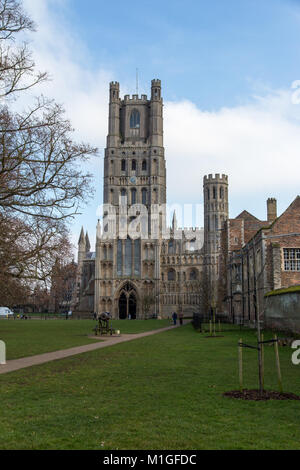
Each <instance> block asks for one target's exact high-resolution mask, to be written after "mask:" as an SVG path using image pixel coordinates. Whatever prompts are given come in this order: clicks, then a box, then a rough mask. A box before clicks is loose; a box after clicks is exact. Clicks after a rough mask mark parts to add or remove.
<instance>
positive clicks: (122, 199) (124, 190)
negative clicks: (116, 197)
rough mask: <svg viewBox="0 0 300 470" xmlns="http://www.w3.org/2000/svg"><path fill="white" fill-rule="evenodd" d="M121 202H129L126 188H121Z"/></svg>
mask: <svg viewBox="0 0 300 470" xmlns="http://www.w3.org/2000/svg"><path fill="white" fill-rule="evenodd" d="M121 204H127V193H126V189H124V188H123V189H121Z"/></svg>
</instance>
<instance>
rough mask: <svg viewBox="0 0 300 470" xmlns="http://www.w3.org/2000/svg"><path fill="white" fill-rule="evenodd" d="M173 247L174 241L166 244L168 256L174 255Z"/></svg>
mask: <svg viewBox="0 0 300 470" xmlns="http://www.w3.org/2000/svg"><path fill="white" fill-rule="evenodd" d="M174 250H175V246H174V240H170V241H169V243H168V253H169V255H172V254H174V252H175V251H174Z"/></svg>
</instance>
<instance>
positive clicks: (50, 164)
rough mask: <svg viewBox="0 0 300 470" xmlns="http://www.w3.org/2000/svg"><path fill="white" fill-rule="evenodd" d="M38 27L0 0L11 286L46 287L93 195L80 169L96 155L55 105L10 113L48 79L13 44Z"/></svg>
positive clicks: (3, 190)
mask: <svg viewBox="0 0 300 470" xmlns="http://www.w3.org/2000/svg"><path fill="white" fill-rule="evenodd" d="M34 29H35V25H34V23H33V22H32V21H31V19H30V18H29V17H28V16H27V15H26V13H25V12H24V11H23V8H22V5H21V1H20V0H0V100H2V101H0V272H1V274H0V275H1V276H2V279H3V280H5V279H9V280H10V281H11V283H12V284H11V285H14V283H16V282H19V283H21V285H22V284H23V285H24V283H25V284H26V282H27V281H28V282H30V281H32V280H44V281H46V280H47V279H49V276H50V275H51V270H52V266H53V263H54V261H55V260H56V259H57V258H60V257H62V256H64V253H65V252H66V250H69V249H70V243H69V241H68V231H67V222H68V221H69V220H70V219H71V218H72V217H74V216H75V215H76V214H78V213H79V210H80V207H81V206H82V204H83V203H84V202H85V201H86V200H87V198H88V197H90V196H91V195H92V194H93V189H92V186H91V182H92V176H91V175H90V174H89V173H86V172H84V171H83V163H84V162H85V161H86V159H87V158H89V157H90V156H91V155H96V153H97V149H95V148H92V147H90V146H89V145H87V144H84V143H76V142H74V141H73V139H72V132H73V129H72V126H71V124H70V122H69V120H68V119H67V118H66V117H65V114H64V110H63V108H62V106H61V105H59V104H57V103H55V102H54V101H52V100H48V99H46V98H45V97H43V96H40V97H37V98H35V99H34V102H33V103H32V105H31V107H29V108H28V109H26V110H24V111H22V112H16V111H13V109H12V106H11V101H12V100H16V99H17V98H18V97H19V96H20V94H22V92H24V91H25V90H28V89H32V88H33V87H34V86H36V85H37V84H39V83H41V82H43V81H44V80H46V79H47V74H46V73H43V72H36V70H35V64H34V61H33V59H32V55H31V52H30V50H29V49H28V45H27V44H26V43H20V42H19V43H18V42H17V40H16V38H17V37H18V34H19V33H24V32H26V31H33V30H34ZM17 280H18V281H17ZM8 285H9V283H8ZM27 285H28V284H27ZM0 301H2V299H0Z"/></svg>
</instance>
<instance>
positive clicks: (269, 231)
mask: <svg viewBox="0 0 300 470" xmlns="http://www.w3.org/2000/svg"><path fill="white" fill-rule="evenodd" d="M220 270H221V272H222V273H224V276H221V279H223V282H222V281H220V285H219V299H220V301H223V303H224V304H225V305H226V310H227V312H228V314H229V316H230V318H231V319H232V320H233V321H239V320H240V319H242V320H243V321H246V322H247V321H249V322H254V321H255V319H256V318H257V313H258V314H259V315H260V318H262V317H263V313H264V312H265V307H266V302H267V300H266V297H265V294H266V293H267V292H270V291H273V290H276V289H280V288H287V287H289V286H294V285H300V197H299V196H297V197H296V199H295V200H294V201H293V202H292V204H291V205H290V206H289V207H288V208H287V209H286V211H285V212H283V214H281V216H280V217H277V209H276V200H275V199H273V198H272V199H268V201H267V220H266V221H262V220H259V219H257V218H256V217H254V216H253V215H251V214H249V213H248V212H247V211H244V212H242V213H241V214H240V215H239V216H238V217H236V218H235V219H228V220H227V221H226V222H225V225H224V228H223V231H222V236H221V255H220Z"/></svg>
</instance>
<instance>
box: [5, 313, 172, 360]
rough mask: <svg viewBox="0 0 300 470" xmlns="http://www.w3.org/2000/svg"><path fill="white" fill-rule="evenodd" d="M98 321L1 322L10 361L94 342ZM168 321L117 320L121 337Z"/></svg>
mask: <svg viewBox="0 0 300 470" xmlns="http://www.w3.org/2000/svg"><path fill="white" fill-rule="evenodd" d="M95 325H96V321H95V320H3V319H2V320H0V339H1V340H2V341H4V342H5V343H6V353H7V359H8V360H9V359H17V358H20V357H26V356H32V355H35V354H42V353H46V352H50V351H57V350H59V349H67V348H72V347H74V346H81V345H83V344H89V343H91V342H94V341H98V340H93V339H90V338H88V335H92V334H93V331H92V330H93V328H94V327H95ZM169 325H170V323H169V321H168V320H116V321H114V320H113V327H114V328H116V329H120V331H121V333H141V332H143V331H149V330H154V329H157V328H164V327H165V326H169Z"/></svg>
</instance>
